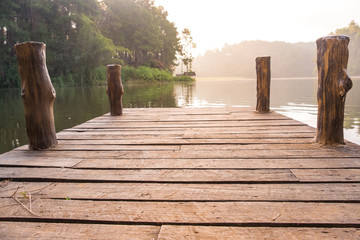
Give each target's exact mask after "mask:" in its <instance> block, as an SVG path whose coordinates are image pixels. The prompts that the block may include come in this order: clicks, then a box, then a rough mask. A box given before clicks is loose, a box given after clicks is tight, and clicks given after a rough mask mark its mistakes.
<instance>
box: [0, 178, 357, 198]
mask: <svg viewBox="0 0 360 240" xmlns="http://www.w3.org/2000/svg"><path fill="white" fill-rule="evenodd" d="M14 193H15V195H14ZM23 193H27V194H31V195H32V197H33V198H34V197H41V198H42V199H45V198H48V199H65V198H71V199H78V200H79V199H80V200H81V199H83V200H85V199H89V200H123V201H129V200H139V201H140V200H141V201H212V202H215V201H268V202H272V201H288V202H299V201H308V202H360V184H359V183H334V184H326V183H325V184H324V183H323V184H321V183H316V184H310V183H307V184H170V183H143V184H138V183H71V182H69V183H61V182H59V183H50V182H45V183H44V182H33V183H31V182H30V183H29V182H9V183H7V184H6V185H5V186H2V187H1V188H0V197H11V196H15V197H19V198H21V197H23Z"/></svg>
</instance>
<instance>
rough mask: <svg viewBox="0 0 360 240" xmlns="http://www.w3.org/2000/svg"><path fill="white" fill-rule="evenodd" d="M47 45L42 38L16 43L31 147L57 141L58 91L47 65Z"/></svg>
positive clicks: (41, 146)
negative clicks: (55, 105)
mask: <svg viewBox="0 0 360 240" xmlns="http://www.w3.org/2000/svg"><path fill="white" fill-rule="evenodd" d="M45 48H46V45H45V44H44V43H41V42H24V43H19V44H16V45H15V50H16V55H17V59H18V66H19V72H20V78H21V96H22V99H23V103H24V110H25V120H26V132H27V135H28V139H29V149H31V150H39V149H46V148H50V147H54V146H55V145H56V144H57V139H56V131H55V123H54V111H53V105H54V100H55V97H56V94H55V89H54V87H53V85H52V83H51V79H50V76H49V73H48V70H47V67H46V56H45Z"/></svg>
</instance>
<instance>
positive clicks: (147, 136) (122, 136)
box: [57, 131, 314, 142]
mask: <svg viewBox="0 0 360 240" xmlns="http://www.w3.org/2000/svg"><path fill="white" fill-rule="evenodd" d="M159 138H161V139H175V140H176V139H186V140H191V139H201V140H204V141H206V140H210V139H216V140H220V139H233V140H237V139H276V140H277V141H278V142H279V141H280V139H281V140H285V139H292V138H311V139H312V138H314V133H292V134H289V133H262V134H259V133H212V134H209V133H191V134H190V133H186V134H167V133H162V132H160V133H152V132H151V133H136V132H135V133H134V132H133V133H122V132H116V133H114V132H108V134H106V133H104V132H80V133H77V132H70V131H67V132H61V133H58V134H57V139H58V140H76V139H99V140H100V139H101V140H154V139H156V140H159Z"/></svg>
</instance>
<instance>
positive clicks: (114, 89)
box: [106, 64, 124, 116]
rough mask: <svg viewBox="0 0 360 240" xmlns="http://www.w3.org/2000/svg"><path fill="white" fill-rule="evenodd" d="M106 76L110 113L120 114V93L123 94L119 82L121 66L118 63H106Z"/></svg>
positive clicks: (121, 110) (121, 107)
mask: <svg viewBox="0 0 360 240" xmlns="http://www.w3.org/2000/svg"><path fill="white" fill-rule="evenodd" d="M106 76H107V84H108V88H107V90H106V93H107V95H108V97H109V103H110V115H111V116H118V115H122V113H123V104H122V95H123V94H124V87H123V85H122V82H121V66H120V65H118V64H110V65H107V66H106Z"/></svg>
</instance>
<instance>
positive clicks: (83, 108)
mask: <svg viewBox="0 0 360 240" xmlns="http://www.w3.org/2000/svg"><path fill="white" fill-rule="evenodd" d="M359 85H360V78H353V88H352V89H351V90H350V92H349V93H348V95H347V99H346V108H345V122H344V127H345V131H344V132H345V138H346V139H348V140H350V141H352V142H355V143H357V144H360V86H359ZM124 87H125V94H124V97H123V103H124V107H127V108H138V107H224V106H239V107H241V106H250V107H255V105H256V82H255V80H251V79H249V80H246V79H236V78H213V79H210V78H206V79H202V78H198V79H197V81H196V82H194V83H163V84H158V83H152V84H139V83H127V84H125V86H124ZM316 88H317V79H315V78H314V79H311V78H306V79H290V80H289V79H272V82H271V94H270V95H271V98H270V107H271V110H273V111H277V112H280V113H282V114H285V115H287V116H290V117H292V118H295V119H297V120H300V121H302V122H304V123H306V124H309V125H310V126H313V127H316V117H317V116H316V114H317V103H316ZM105 89H106V88H105V87H104V86H96V87H71V88H57V89H56V95H57V96H56V100H55V104H54V115H55V125H56V131H57V132H58V131H61V130H62V129H65V128H70V127H73V126H75V125H77V124H81V123H83V122H85V121H87V120H89V119H92V118H94V117H97V116H100V115H102V114H104V113H107V112H109V103H108V98H107V95H106V93H105ZM26 143H27V136H26V130H25V119H24V109H23V105H22V101H21V97H20V90H19V89H10V90H8V89H0V153H3V152H6V151H9V150H11V149H13V148H15V147H18V146H21V145H24V144H26Z"/></svg>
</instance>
